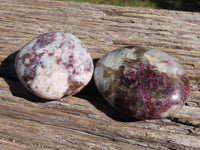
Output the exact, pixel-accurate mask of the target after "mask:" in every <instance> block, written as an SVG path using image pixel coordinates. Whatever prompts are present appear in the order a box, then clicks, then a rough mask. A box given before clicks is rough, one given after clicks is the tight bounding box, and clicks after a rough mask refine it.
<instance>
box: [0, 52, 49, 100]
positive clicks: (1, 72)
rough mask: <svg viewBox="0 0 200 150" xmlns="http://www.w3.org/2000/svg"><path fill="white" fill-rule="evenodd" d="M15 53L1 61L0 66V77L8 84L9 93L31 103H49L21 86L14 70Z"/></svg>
mask: <svg viewBox="0 0 200 150" xmlns="http://www.w3.org/2000/svg"><path fill="white" fill-rule="evenodd" d="M17 53H18V51H16V52H14V53H12V54H10V55H9V56H8V57H7V58H6V59H4V60H3V62H2V63H1V66H0V77H3V78H4V80H5V81H6V82H7V83H8V85H9V88H10V91H11V92H12V94H13V95H14V96H17V97H22V98H25V99H27V100H29V101H32V102H48V101H50V100H46V99H42V98H40V97H38V96H35V95H34V94H32V93H31V92H30V91H28V90H27V89H26V88H25V87H24V86H23V85H22V83H21V82H20V80H19V78H18V76H17V73H16V70H15V57H16V55H17Z"/></svg>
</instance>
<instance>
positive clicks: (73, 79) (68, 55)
mask: <svg viewBox="0 0 200 150" xmlns="http://www.w3.org/2000/svg"><path fill="white" fill-rule="evenodd" d="M15 67H16V72H17V74H18V77H19V79H20V81H21V82H22V83H23V85H24V86H25V87H26V88H27V89H29V90H30V91H31V92H32V93H34V94H35V95H37V96H39V97H41V98H45V99H58V98H61V97H63V96H64V95H73V94H76V93H77V92H79V91H80V90H81V89H82V88H83V87H84V86H86V85H87V83H88V82H89V81H90V79H91V77H92V74H93V61H92V58H91V56H90V53H89V51H88V50H87V49H86V47H85V45H84V44H83V43H82V42H81V41H80V40H79V39H78V38H77V37H75V36H74V35H72V34H70V33H63V32H53V33H47V34H44V35H41V36H39V37H37V38H35V39H33V40H32V41H30V42H29V43H28V44H27V45H25V46H24V47H23V48H22V50H21V51H19V53H18V55H17V56H16V61H15Z"/></svg>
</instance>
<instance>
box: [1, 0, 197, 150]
mask: <svg viewBox="0 0 200 150" xmlns="http://www.w3.org/2000/svg"><path fill="white" fill-rule="evenodd" d="M51 31H67V32H71V33H73V34H75V35H76V36H78V37H79V38H80V39H82V40H83V42H84V43H85V44H86V46H87V47H88V49H89V51H90V52H91V54H92V56H93V58H100V57H101V56H102V55H104V54H105V53H106V52H108V51H110V50H113V49H115V48H118V47H122V46H127V45H130V44H135V45H140V46H146V47H153V48H157V49H159V50H162V51H165V52H167V53H168V54H171V55H172V56H174V57H175V58H176V59H177V61H179V62H180V63H181V64H182V65H183V66H184V68H185V69H186V71H187V73H188V74H189V77H190V79H191V94H190V96H189V98H188V102H187V104H186V105H185V106H184V108H183V109H181V111H180V112H178V113H177V114H175V115H174V116H172V117H170V118H168V119H162V120H143V121H138V120H134V119H129V118H124V116H123V115H121V114H120V113H118V112H117V111H116V110H114V109H113V108H112V107H111V106H109V105H108V103H107V102H106V101H105V100H104V99H103V98H102V97H100V96H99V94H98V92H97V91H96V89H95V86H94V85H93V84H92V83H91V84H90V85H88V87H87V89H86V90H85V91H83V92H81V93H80V94H77V95H75V96H72V97H65V98H62V99H59V100H55V101H45V100H42V99H39V98H37V97H35V96H33V95H32V94H30V93H29V92H28V91H26V90H25V89H24V88H23V86H22V85H21V84H20V83H19V80H18V79H17V77H16V73H15V71H14V66H13V63H14V58H15V55H16V53H17V51H18V50H19V49H20V48H21V47H23V45H24V44H26V43H27V42H28V41H30V40H31V39H33V38H34V37H36V36H38V35H40V34H43V33H46V32H51ZM0 64H1V70H0V149H1V150H4V149H8V150H16V149H28V150H31V149H41V150H43V149H87V150H88V149H103V150H108V149H127V150H128V149H130V150H133V149H200V13H191V12H178V11H168V10H153V9H146V8H131V7H116V6H106V5H91V4H86V3H74V2H60V1H50V0H0Z"/></svg>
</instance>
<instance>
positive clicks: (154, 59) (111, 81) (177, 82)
mask: <svg viewBox="0 0 200 150" xmlns="http://www.w3.org/2000/svg"><path fill="white" fill-rule="evenodd" d="M94 78H95V83H96V86H97V88H98V90H99V91H100V93H101V94H102V95H103V97H104V98H105V99H106V100H107V101H108V102H109V103H110V104H111V105H112V106H113V107H115V108H117V109H118V110H120V111H122V112H124V113H126V114H128V115H131V116H132V117H135V118H140V119H145V118H165V117H168V116H170V115H171V114H173V113H175V112H176V111H178V110H179V109H180V108H181V107H182V106H183V105H184V103H185V102H186V99H187V96H188V94H189V91H190V84H189V79H188V76H187V75H186V74H185V72H184V70H183V68H182V67H181V65H180V64H179V63H177V62H176V61H175V60H174V59H173V58H172V57H171V56H169V55H168V54H166V53H164V52H161V51H158V50H155V49H151V48H142V47H134V46H130V47H126V48H119V49H116V50H114V51H111V52H109V53H108V54H107V55H105V56H104V57H103V58H101V59H100V60H99V62H98V63H97V65H96V68H95V72H94Z"/></svg>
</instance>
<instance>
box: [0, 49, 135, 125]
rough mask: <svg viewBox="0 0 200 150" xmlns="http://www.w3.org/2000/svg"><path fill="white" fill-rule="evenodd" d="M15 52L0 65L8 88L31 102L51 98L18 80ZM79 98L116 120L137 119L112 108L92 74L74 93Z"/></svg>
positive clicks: (1, 74) (0, 71)
mask: <svg viewBox="0 0 200 150" xmlns="http://www.w3.org/2000/svg"><path fill="white" fill-rule="evenodd" d="M17 53H18V51H17V52H14V53H12V54H10V55H9V56H8V57H7V58H6V59H5V60H3V62H2V63H1V66H0V77H3V78H4V80H5V81H6V82H7V83H8V85H9V88H10V90H11V92H12V94H13V95H14V96H17V97H21V98H25V99H27V100H29V101H31V102H49V101H52V100H46V99H42V98H40V97H38V96H36V95H34V94H32V93H31V92H30V91H28V90H27V89H26V88H25V87H24V86H23V85H22V83H21V82H20V80H19V78H18V76H17V73H16V70H15V57H16V55H17ZM97 61H98V59H94V60H93V62H94V64H96V63H97ZM74 96H76V97H79V98H83V99H86V100H88V101H89V102H90V103H91V104H92V105H93V106H94V107H95V108H96V109H98V110H100V111H101V112H103V113H105V114H106V115H107V116H109V117H110V118H112V119H114V120H116V121H122V122H129V121H138V119H135V118H132V117H129V116H127V115H125V114H123V113H121V112H119V111H117V110H116V109H114V108H113V107H112V106H111V105H110V104H109V103H108V102H107V101H106V100H105V99H104V98H103V97H102V96H101V94H100V93H99V91H98V89H97V87H96V85H95V81H94V76H93V77H92V79H91V81H90V82H89V84H88V85H87V86H86V87H85V88H84V89H82V90H81V91H80V92H79V93H78V94H76V95H74Z"/></svg>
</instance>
